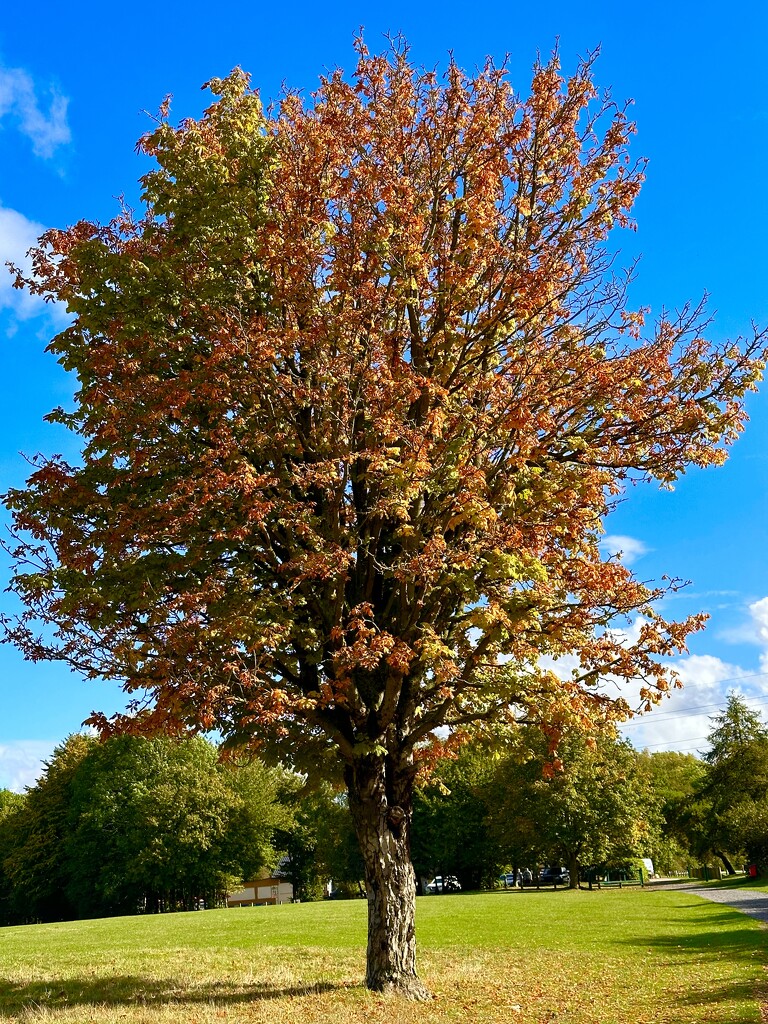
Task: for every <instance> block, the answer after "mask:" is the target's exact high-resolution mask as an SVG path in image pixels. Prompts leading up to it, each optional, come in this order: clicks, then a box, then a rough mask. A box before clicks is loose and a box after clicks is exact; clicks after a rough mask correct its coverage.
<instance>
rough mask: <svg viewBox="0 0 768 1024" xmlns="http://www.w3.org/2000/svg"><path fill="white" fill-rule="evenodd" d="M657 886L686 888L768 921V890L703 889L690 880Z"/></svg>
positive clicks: (660, 887)
mask: <svg viewBox="0 0 768 1024" xmlns="http://www.w3.org/2000/svg"><path fill="white" fill-rule="evenodd" d="M655 888H658V889H684V890H685V891H686V892H691V893H693V894H694V896H702V897H703V898H704V899H705V900H711V901H712V903H725V904H727V905H728V906H729V907H733V909H734V910H740V911H741V913H742V914H748V915H749V916H750V917H756V918H758V920H760V921H766V922H768V892H755V891H754V890H749V889H702V888H700V887H698V886H697V885H695V884H693V885H691V883H690V882H682V883H672V884H667V885H659V886H656V887H655Z"/></svg>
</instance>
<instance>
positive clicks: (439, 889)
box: [426, 875, 461, 896]
mask: <svg viewBox="0 0 768 1024" xmlns="http://www.w3.org/2000/svg"><path fill="white" fill-rule="evenodd" d="M426 888H427V895H428V896H439V895H440V894H441V893H446V892H461V885H460V884H459V880H458V878H457V877H456V875H445V877H443V875H435V877H434V878H433V879H432V881H431V882H429V883H428V884H427V887H426Z"/></svg>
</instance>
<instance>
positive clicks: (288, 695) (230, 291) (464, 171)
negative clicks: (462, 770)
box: [6, 43, 763, 997]
mask: <svg viewBox="0 0 768 1024" xmlns="http://www.w3.org/2000/svg"><path fill="white" fill-rule="evenodd" d="M358 50H359V61H358V64H357V67H356V70H355V72H354V75H353V77H352V80H351V81H348V80H347V79H345V77H344V76H343V74H342V73H341V72H337V73H334V74H332V75H330V76H329V77H328V78H325V79H323V80H322V81H321V84H320V87H319V89H318V91H317V92H316V93H315V94H314V95H313V96H312V97H310V98H308V99H306V100H304V99H302V97H301V96H300V95H299V94H297V93H293V92H288V93H287V94H286V95H285V96H284V97H283V99H282V102H281V103H280V104H279V106H278V107H277V108H276V110H275V112H274V113H273V114H270V115H265V114H264V113H263V111H262V108H261V106H260V104H259V102H258V99H257V97H256V96H255V94H254V93H253V92H252V91H251V90H250V87H249V83H248V79H247V76H245V75H244V74H243V73H241V72H239V71H236V72H234V73H233V74H231V75H230V76H229V77H228V78H226V79H224V80H223V81H222V80H214V81H212V82H211V83H209V84H210V88H211V89H212V91H213V93H214V94H215V96H216V102H214V103H213V105H212V106H211V107H210V108H209V109H208V110H207V112H206V113H205V114H204V115H203V116H202V117H201V119H200V120H198V121H194V120H187V121H183V122H182V123H181V124H180V125H179V126H178V127H175V128H174V127H173V126H172V125H171V124H170V123H169V122H168V120H167V115H168V104H167V103H166V104H165V105H164V106H163V108H162V109H161V113H160V118H159V121H158V123H157V125H156V127H155V129H154V130H153V131H152V132H151V133H150V134H149V135H147V136H146V137H145V138H144V139H143V140H142V142H141V150H142V151H143V153H144V154H146V155H147V156H149V157H152V158H154V160H155V161H156V166H155V168H154V169H153V170H151V171H149V172H148V173H147V174H146V175H145V176H144V178H143V179H142V180H143V202H144V208H143V210H142V212H141V214H140V215H135V214H134V213H132V212H131V211H130V210H129V209H124V210H122V212H121V213H120V215H119V216H118V217H117V218H116V219H115V221H114V222H112V223H111V224H109V225H106V226H99V225H96V224H92V223H87V222H81V223H79V224H76V225H75V226H74V227H72V228H70V229H68V230H66V231H50V232H48V233H47V234H46V235H45V236H44V237H43V240H42V242H41V245H40V246H39V247H38V248H37V250H36V251H35V253H34V267H35V277H34V279H32V280H28V281H27V282H26V284H27V286H28V287H29V288H31V289H32V290H33V291H36V292H37V293H39V294H42V295H45V296H46V297H49V298H52V299H58V300H59V301H61V302H64V303H66V305H67V307H68V309H69V311H70V313H71V315H72V323H71V325H70V326H69V327H68V328H66V329H65V330H64V331H63V332H62V333H60V334H59V335H58V336H57V337H56V338H55V339H54V340H53V341H52V342H51V345H50V349H51V351H52V352H53V353H54V354H55V355H57V356H58V357H59V360H60V361H61V363H62V364H63V365H64V366H65V367H66V368H67V369H69V370H71V371H72V372H74V373H76V374H77V377H78V381H79V389H78V391H77V394H76V398H75V405H74V409H70V410H63V409H59V410H56V411H55V412H54V413H53V414H52V418H53V419H54V420H55V421H57V422H59V423H63V424H64V425H66V426H68V427H69V428H70V429H71V430H73V431H74V432H75V433H76V434H78V435H80V437H81V438H82V459H81V460H80V461H79V462H78V463H76V464H69V463H68V462H66V461H65V460H63V459H61V458H56V457H54V458H41V459H40V460H39V463H38V465H37V466H36V468H35V470H34V472H33V473H32V475H31V476H30V478H29V481H28V483H27V486H26V487H25V488H23V489H20V490H13V491H11V492H10V493H9V494H8V495H7V498H6V501H7V504H8V507H9V508H10V509H11V510H12V512H13V516H14V521H15V526H16V530H17V534H18V544H17V547H16V564H17V571H16V575H15V579H14V582H13V589H14V590H15V591H16V593H17V594H18V595H19V597H20V598H21V600H22V602H23V604H24V606H25V608H26V611H25V612H24V613H23V615H22V616H21V619H20V620H19V621H15V622H10V621H9V622H8V623H7V631H8V636H9V637H10V638H11V639H12V640H13V641H15V642H16V643H17V644H18V645H19V646H20V647H21V649H22V650H23V651H24V653H25V654H26V655H27V656H28V657H30V658H33V659H35V658H62V659H64V660H66V661H68V662H69V663H70V664H72V665H74V666H75V667H76V668H77V669H79V670H80V671H82V672H84V673H85V674H86V675H89V676H91V677H104V678H107V679H111V680H115V679H119V680H121V681H122V682H123V685H124V687H125V689H126V690H127V691H128V692H129V693H131V694H134V695H135V697H136V700H135V703H134V704H133V705H132V707H131V709H130V713H129V714H128V715H126V716H118V717H117V718H115V719H112V720H111V721H107V720H106V719H104V718H103V717H100V716H96V717H95V718H94V721H95V722H96V723H97V724H98V725H99V726H100V727H101V728H102V729H103V730H104V731H105V732H110V731H112V730H116V729H129V730H130V729H132V730H136V731H146V730H153V729H159V730H171V731H174V730H177V731H179V730H187V729H192V730H196V729H197V730H199V729H209V728H211V727H216V728H218V729H219V730H221V732H222V733H223V734H224V735H225V736H226V737H227V740H228V741H229V743H230V744H231V745H232V746H233V747H234V746H237V745H245V746H253V747H259V748H260V749H268V750H271V751H272V752H273V753H274V754H276V755H277V756H279V757H282V758H283V759H285V760H288V761H289V762H297V759H299V758H302V759H303V761H302V762H301V763H303V764H304V765H306V764H307V762H308V761H309V762H311V763H312V764H313V765H314V768H315V770H317V771H323V770H326V769H327V770H328V771H333V770H335V766H336V765H337V764H338V763H339V762H340V763H341V765H342V767H343V771H344V777H345V780H346V785H347V789H348V793H349V805H350V809H351V812H352V815H353V818H354V822H355V828H356V832H357V836H358V840H359V843H360V847H361V851H362V855H363V858H364V861H365V865H366V881H367V888H368V901H369V902H368V906H369V945H368V966H367V983H368V985H369V986H370V987H372V988H374V989H378V990H382V991H399V992H403V993H405V994H408V995H410V996H412V997H421V996H424V995H425V994H426V991H425V989H424V986H423V985H422V984H421V982H420V981H419V979H418V977H417V974H416V965H415V938H414V876H413V870H412V867H411V864H410V860H409V830H410V820H411V808H412V792H413V785H414V776H415V772H416V766H415V757H414V754H415V752H416V751H417V750H418V748H420V746H421V745H422V744H423V743H425V742H427V741H428V738H429V737H430V735H431V734H432V733H433V731H434V730H435V729H437V728H438V727H440V726H447V727H448V728H449V729H457V728H474V727H477V726H478V725H485V724H490V723H493V722H501V723H511V722H514V721H515V720H516V719H517V718H519V717H520V716H525V715H528V716H529V717H531V718H532V719H535V720H537V721H541V722H543V723H545V725H546V727H547V729H549V730H550V734H551V735H552V736H553V737H555V736H556V735H557V733H558V731H560V730H561V729H562V728H563V727H565V726H568V725H571V724H574V723H579V722H583V721H586V720H592V719H594V718H598V719H603V720H604V719H613V718H616V717H622V716H624V715H625V714H626V713H627V712H628V705H627V703H626V701H624V700H622V699H621V698H618V699H616V698H614V697H612V696H610V695H609V693H608V692H607V691H606V690H605V689H604V688H603V687H602V686H601V684H600V680H601V677H603V675H604V674H605V673H607V672H610V673H612V675H613V677H614V678H615V679H618V680H621V679H629V678H632V679H635V678H637V677H640V678H641V679H642V680H643V683H642V688H641V700H642V702H643V703H647V702H650V701H652V700H653V699H654V698H655V697H656V695H657V694H658V693H659V692H662V691H664V690H665V688H666V687H667V686H668V674H667V669H666V668H665V667H664V665H663V664H662V663H660V661H659V658H660V657H662V656H665V655H668V654H671V653H673V652H674V651H676V650H678V649H680V648H681V647H682V646H683V644H684V641H685V637H686V635H687V634H688V633H689V632H690V630H691V629H693V628H695V627H696V626H697V625H698V624H700V620H699V619H691V620H688V621H686V622H684V623H678V624H675V623H668V622H665V621H664V620H663V619H662V618H661V617H660V616H659V615H658V614H657V613H656V612H655V611H654V610H653V609H652V607H651V605H650V602H651V601H652V600H653V598H654V597H657V596H659V593H660V592H659V591H655V590H649V589H648V588H647V587H646V586H644V585H642V584H641V583H640V582H639V581H637V580H636V579H635V578H634V577H633V575H632V573H631V571H630V570H629V569H628V568H627V567H626V566H624V565H623V564H622V563H621V562H620V561H619V560H617V559H615V558H604V557H603V556H602V555H601V551H600V548H599V539H600V532H601V522H602V520H603V517H604V516H605V515H606V513H607V512H608V511H609V508H610V507H611V502H612V501H613V500H614V498H615V496H616V495H617V494H618V493H619V492H620V491H621V489H622V487H623V485H624V482H625V481H627V480H628V479H630V478H631V477H633V476H637V477H640V478H644V479H646V478H647V479H656V480H659V481H661V483H662V484H664V485H670V484H671V483H672V482H673V481H674V480H675V478H676V477H677V475H678V474H679V473H680V472H682V471H683V469H684V468H685V466H686V465H688V464H690V463H695V464H697V465H701V466H706V465H710V464H713V463H719V462H721V461H722V459H723V458H724V452H723V449H722V446H721V445H719V442H730V441H732V440H733V439H734V437H735V436H736V435H737V433H738V431H739V430H740V427H741V425H742V420H743V412H742V407H741V403H740V399H741V397H742V396H743V394H744V392H745V391H746V390H747V389H749V388H751V387H753V386H754V384H755V382H756V381H757V379H758V377H759V370H760V357H761V353H762V349H763V338H762V337H760V336H758V337H754V338H752V339H751V340H748V341H746V342H745V343H743V344H741V345H740V344H730V343H729V344H724V345H715V344H711V343H709V342H708V341H706V340H705V339H704V338H703V337H702V324H701V312H700V310H698V309H695V308H694V309H687V310H684V311H683V312H682V313H681V314H680V315H678V316H674V317H668V316H666V315H664V314H662V315H660V317H659V319H658V320H657V321H656V323H655V325H654V326H652V327H650V328H648V329H646V328H645V327H644V324H643V313H642V312H641V311H638V310H633V309H631V308H629V307H628V304H627V295H626V284H627V276H626V275H622V274H620V273H618V272H616V271H615V269H614V266H613V262H614V260H613V254H612V252H611V250H610V248H609V247H608V245H607V239H608V235H609V232H610V230H611V228H612V227H613V226H614V225H618V226H625V227H626V226H629V225H631V220H630V208H631V206H632V203H633V201H634V199H635V197H636V196H637V193H638V191H639V188H640V183H641V179H642V176H643V166H642V164H638V163H633V162H632V161H631V160H630V158H629V157H628V155H627V147H628V142H629V139H630V136H631V134H632V131H633V128H632V125H631V123H630V122H629V121H628V119H627V116H626V112H625V110H624V109H622V108H621V107H617V106H616V105H615V104H613V103H612V102H611V101H610V100H609V99H608V98H605V97H601V96H600V95H598V93H597V91H596V89H595V87H594V86H593V84H592V74H591V61H587V62H586V63H582V64H579V66H578V67H577V68H576V70H575V72H574V73H573V75H572V76H571V77H570V78H568V79H567V80H566V79H564V77H563V76H562V74H561V73H560V70H559V62H558V59H557V57H553V58H552V59H551V60H550V61H549V63H547V64H546V65H541V64H537V66H536V67H535V69H534V73H533V79H532V86H531V90H530V95H529V96H528V98H522V97H520V96H518V95H517V94H516V93H515V92H514V91H513V89H512V87H511V85H510V84H509V82H508V77H507V71H506V69H505V68H503V67H501V68H499V67H496V66H494V65H493V64H492V63H491V62H489V63H488V64H487V65H486V66H485V67H484V68H483V69H482V70H481V71H479V72H478V73H477V74H475V75H474V76H468V75H466V74H465V73H463V72H462V71H461V70H460V69H459V68H458V67H457V66H456V65H455V64H454V63H452V62H451V63H450V64H449V66H448V69H447V71H446V72H445V75H444V76H443V77H442V78H439V77H438V76H437V74H436V73H433V72H431V71H427V72H423V71H419V70H418V69H416V68H415V67H414V66H413V65H412V64H411V63H410V60H409V56H408V52H407V49H406V48H405V47H404V46H402V45H400V44H398V43H396V44H394V45H393V46H392V47H391V48H390V49H389V50H388V51H387V52H386V53H384V54H382V55H371V54H369V53H368V52H367V50H366V49H365V47H364V45H363V44H362V43H359V44H358ZM23 283H24V282H23V281H21V279H19V284H23ZM634 614H638V615H642V617H643V624H642V628H641V629H640V631H639V635H638V637H637V639H636V640H634V641H633V642H629V641H627V639H626V636H625V635H623V634H621V633H620V632H618V631H616V630H612V629H611V626H612V624H614V623H615V622H616V621H617V620H618V621H619V622H620V623H621V622H622V621H625V620H626V618H627V617H628V616H632V615H634ZM40 623H42V624H43V628H42V629H39V628H38V626H39V624H40ZM51 624H52V626H53V632H51V629H50V628H46V627H49V626H50V625H51ZM544 654H547V655H551V656H555V657H556V656H559V655H565V654H570V655H573V656H574V657H575V660H576V662H577V664H578V666H579V667H578V668H577V669H576V670H575V671H574V672H573V674H572V676H570V677H569V678H567V679H566V680H565V681H563V680H562V679H561V678H559V677H558V676H557V675H555V674H554V673H553V672H551V671H547V670H545V669H544V668H542V667H541V665H540V659H541V656H542V655H544Z"/></svg>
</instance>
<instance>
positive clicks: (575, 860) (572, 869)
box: [568, 853, 579, 889]
mask: <svg viewBox="0 0 768 1024" xmlns="http://www.w3.org/2000/svg"><path fill="white" fill-rule="evenodd" d="M568 874H569V875H570V876H571V881H570V882H569V888H571V889H578V888H579V855H578V853H572V854H570V855H569V857H568Z"/></svg>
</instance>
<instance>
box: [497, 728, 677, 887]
mask: <svg viewBox="0 0 768 1024" xmlns="http://www.w3.org/2000/svg"><path fill="white" fill-rule="evenodd" d="M523 738H524V741H525V742H524V745H523V746H522V748H521V749H520V750H519V751H516V752H514V753H512V754H511V755H509V756H508V757H506V758H503V759H502V760H501V761H500V763H499V766H498V768H497V774H498V777H499V780H504V781H505V782H506V789H505V792H504V793H503V795H502V796H501V798H500V799H499V801H498V804H497V806H496V807H495V809H494V813H493V814H492V815H491V816H490V818H489V826H490V829H491V831H492V832H493V833H494V834H495V835H496V836H497V840H498V841H500V842H501V845H502V847H504V846H506V847H507V849H509V850H510V851H511V852H513V853H514V852H517V851H525V852H526V853H527V854H528V856H529V858H530V860H531V862H532V866H533V864H536V863H538V864H541V863H542V862H546V863H560V864H565V865H567V866H568V870H569V872H570V876H571V888H573V889H575V888H576V887H577V886H578V884H579V876H580V873H581V872H582V871H583V870H584V869H585V868H587V867H598V866H605V865H611V864H617V863H619V862H621V861H625V860H629V859H631V858H632V857H638V856H647V855H648V852H649V847H650V846H651V844H652V843H653V841H654V840H655V839H656V838H657V834H658V828H659V825H660V824H661V815H660V812H659V808H658V801H657V800H656V798H655V796H654V793H653V790H652V787H651V785H650V780H649V779H648V778H647V777H645V776H644V773H643V772H642V771H641V770H640V763H639V759H638V755H637V752H636V751H635V750H633V748H632V747H631V745H630V744H629V743H628V742H627V741H626V740H621V739H619V738H618V737H617V736H616V735H614V733H613V731H611V730H610V729H606V730H603V731H602V732H601V733H598V734H597V735H592V736H590V735H586V734H584V733H583V732H580V731H575V730H574V731H571V732H570V733H569V734H568V735H567V736H564V737H563V739H562V741H561V743H560V744H559V748H558V754H559V760H560V762H561V764H560V766H559V768H558V769H557V770H552V766H551V764H550V763H549V762H550V760H551V758H550V757H549V756H548V753H547V744H546V742H543V737H542V735H541V731H540V730H539V729H538V728H532V729H527V730H524V732H523ZM547 769H549V770H547Z"/></svg>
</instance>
